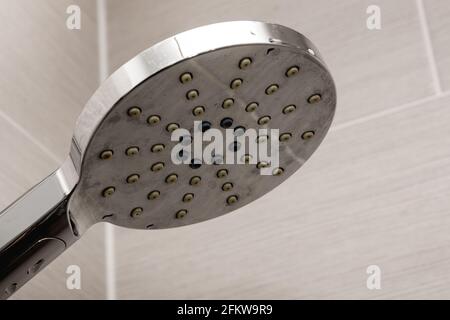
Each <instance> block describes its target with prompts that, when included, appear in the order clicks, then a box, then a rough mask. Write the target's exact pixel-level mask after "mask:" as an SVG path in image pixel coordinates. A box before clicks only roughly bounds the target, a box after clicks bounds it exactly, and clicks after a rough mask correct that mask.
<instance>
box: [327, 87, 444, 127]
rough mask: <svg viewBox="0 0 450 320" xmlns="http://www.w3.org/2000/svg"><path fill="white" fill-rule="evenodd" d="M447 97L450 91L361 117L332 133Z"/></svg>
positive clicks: (340, 125) (343, 124) (342, 124)
mask: <svg viewBox="0 0 450 320" xmlns="http://www.w3.org/2000/svg"><path fill="white" fill-rule="evenodd" d="M447 96H450V91H446V92H442V93H440V94H439V95H434V96H428V97H426V98H422V99H419V100H414V101H411V102H408V103H405V104H402V105H400V106H397V107H393V108H390V109H388V110H384V111H381V112H378V113H373V114H371V115H368V116H365V117H361V118H358V119H355V120H350V121H347V122H344V123H341V124H338V125H336V126H334V127H331V128H330V132H333V131H339V130H342V129H347V128H348V127H351V126H354V125H358V124H361V123H364V122H367V121H370V120H374V119H378V118H381V117H384V116H386V115H390V114H393V113H397V112H400V111H404V110H407V109H410V108H413V107H416V106H418V105H420V104H423V103H427V102H432V101H435V100H438V99H440V98H444V97H447Z"/></svg>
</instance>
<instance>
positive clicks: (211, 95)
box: [0, 21, 336, 298]
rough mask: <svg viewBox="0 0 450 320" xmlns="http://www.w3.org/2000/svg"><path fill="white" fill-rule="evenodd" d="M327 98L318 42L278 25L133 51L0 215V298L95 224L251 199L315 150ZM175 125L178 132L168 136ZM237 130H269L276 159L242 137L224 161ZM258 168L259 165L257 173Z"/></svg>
mask: <svg viewBox="0 0 450 320" xmlns="http://www.w3.org/2000/svg"><path fill="white" fill-rule="evenodd" d="M335 106H336V92H335V87H334V83H333V80H332V77H331V75H330V73H329V71H328V70H327V68H326V66H325V63H324V62H323V60H322V57H321V56H320V54H319V52H318V50H317V49H316V48H315V47H314V45H313V44H312V43H311V42H310V41H309V40H308V39H306V38H305V37H304V36H303V35H301V34H299V33H297V32H295V31H293V30H291V29H289V28H286V27H283V26H280V25H274V24H267V23H261V22H250V21H240V22H225V23H219V24H213V25H208V26H204V27H200V28H197V29H193V30H190V31H187V32H184V33H181V34H178V35H176V36H174V37H171V38H169V39H166V40H164V41H162V42H160V43H158V44H156V45H154V46H153V47H151V48H149V49H147V50H145V51H143V52H142V53H140V54H139V55H137V56H136V57H135V58H133V59H132V60H130V61H129V62H127V63H126V64H125V65H123V66H122V67H121V68H119V69H118V70H117V71H116V72H115V73H114V74H112V75H111V76H110V77H109V78H108V79H107V80H106V81H105V82H104V83H103V84H102V85H101V86H100V88H99V89H98V90H97V91H96V92H95V94H94V95H93V96H92V98H91V99H90V100H89V101H88V103H87V105H86V107H85V108H84V110H83V112H82V113H81V115H80V117H79V119H78V121H77V124H76V128H75V132H74V136H73V139H72V145H71V150H70V156H69V157H68V158H67V160H66V161H65V162H64V164H63V165H62V166H61V168H60V169H58V170H57V171H56V172H54V173H53V174H51V175H50V176H49V177H48V178H46V179H45V180H44V181H42V182H41V183H40V184H38V185H37V186H36V187H34V188H33V189H31V190H30V191H29V192H28V193H27V194H25V195H24V196H22V197H21V198H20V199H19V200H17V201H16V202H15V203H13V204H12V205H11V206H10V207H8V208H7V209H6V210H5V211H3V212H2V213H1V214H0V297H2V298H7V297H8V296H10V295H11V294H12V293H13V292H14V291H15V290H17V289H18V288H19V287H20V286H22V285H23V284H24V283H26V282H27V281H28V280H29V279H31V278H32V277H33V275H34V274H36V273H37V272H38V271H40V270H41V269H42V268H44V267H45V266H46V265H47V264H48V263H49V262H51V261H52V260H53V259H54V258H56V257H57V256H58V255H59V254H60V253H61V252H63V251H64V250H65V249H66V248H67V247H69V246H70V245H71V244H72V243H73V242H75V241H76V240H77V239H78V238H79V237H80V236H81V235H82V234H83V233H84V232H85V231H86V230H87V229H88V228H89V227H90V226H92V225H93V224H95V223H98V222H102V221H104V222H110V223H113V224H115V225H120V226H124V227H129V228H136V229H164V228H172V227H179V226H184V225H189V224H193V223H197V222H201V221H204V220H208V219H211V218H215V217H218V216H220V215H223V214H226V213H229V212H231V211H234V210H236V209H238V208H239V207H242V206H244V205H246V204H248V203H249V202H251V201H253V200H255V199H257V198H259V197H261V196H262V195H264V194H265V193H267V192H268V191H270V190H272V189H273V188H275V187H276V186H277V185H279V184H280V183H281V182H283V181H284V180H285V179H286V178H288V177H289V176H290V175H292V174H293V173H294V172H295V171H296V170H298V169H299V168H300V166H301V165H302V164H303V163H304V162H305V161H306V160H307V159H308V158H309V156H310V155H311V154H312V153H313V152H314V151H315V149H316V148H317V147H318V146H319V144H320V142H321V141H322V139H323V138H324V136H325V134H326V133H327V131H328V128H329V126H330V124H331V121H332V118H333V115H334V111H335ZM177 129H184V130H177ZM214 129H215V131H214ZM251 129H255V130H259V131H255V132H256V137H252V136H251V135H246V134H245V133H246V132H249V131H250V130H251ZM260 129H262V130H260ZM271 129H277V130H278V131H275V132H276V133H277V135H276V136H275V135H273V132H272V133H271V131H270V130H271ZM230 130H231V132H232V133H233V134H234V138H233V139H234V140H232V141H231V142H229V141H227V142H226V143H224V147H223V149H221V150H220V151H218V150H219V149H215V150H214V152H213V153H203V154H202V155H203V158H202V160H200V161H199V160H198V157H196V158H195V159H194V148H195V144H196V142H195V141H193V139H195V137H196V135H195V134H196V132H197V131H200V132H202V133H204V134H205V135H207V134H208V132H216V133H217V132H224V135H225V136H226V135H227V134H228V133H225V131H227V132H230ZM264 130H266V131H264ZM180 132H182V133H183V134H184V136H182V135H179V136H180V138H179V139H178V138H177V139H174V134H175V133H180ZM261 132H263V133H261ZM189 134H191V135H189ZM241 135H243V136H244V137H246V138H248V139H253V138H255V139H256V141H257V143H260V142H261V141H262V140H264V141H265V142H267V141H269V142H270V141H273V140H276V142H277V143H274V144H271V146H272V148H273V147H274V146H275V147H276V148H277V150H273V149H272V150H271V152H275V151H276V152H277V155H278V154H279V161H277V162H278V164H277V165H276V166H271V165H272V164H271V163H270V162H269V163H267V162H266V161H262V160H261V159H259V158H258V157H257V156H256V157H254V156H252V155H251V154H250V153H249V151H248V150H247V149H245V147H244V150H241V152H242V153H241V156H240V159H241V160H242V163H241V164H237V163H235V162H229V161H226V160H225V159H228V158H226V157H225V153H226V152H227V151H230V150H232V151H233V152H234V153H235V154H238V149H240V148H241V142H242V141H248V140H245V139H244V140H239V136H241ZM186 141H187V143H186ZM239 141H241V142H239ZM180 145H182V146H184V149H183V150H182V151H180V152H178V153H176V155H177V156H178V157H179V158H180V160H185V157H188V158H189V159H190V162H189V160H188V161H187V162H186V161H185V163H183V164H179V163H176V162H174V161H173V159H174V158H173V154H174V152H173V150H174V148H176V147H177V146H178V147H179V146H180ZM204 145H205V141H200V146H204ZM278 146H279V148H278ZM191 147H192V148H191ZM222 151H223V152H222ZM205 154H206V156H205ZM205 157H206V158H208V157H210V158H211V159H210V160H211V161H210V162H211V163H210V162H208V161H207V160H208V159H205ZM238 158H239V157H238ZM264 168H270V174H261V170H262V169H264Z"/></svg>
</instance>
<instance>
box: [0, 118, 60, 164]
mask: <svg viewBox="0 0 450 320" xmlns="http://www.w3.org/2000/svg"><path fill="white" fill-rule="evenodd" d="M0 117H2V118H3V119H5V120H6V121H7V122H8V123H9V124H11V125H12V126H13V127H14V128H15V129H17V130H18V131H19V132H20V133H21V134H23V135H24V136H25V137H26V138H27V139H28V140H30V141H31V142H33V143H34V144H35V145H36V146H37V147H38V148H40V149H41V150H42V151H44V153H45V154H46V155H48V156H49V157H50V158H51V159H52V160H53V161H54V162H55V163H56V164H58V165H61V164H62V163H63V161H64V160H63V159H62V158H60V157H58V156H57V155H56V154H55V153H54V152H53V151H51V150H50V149H49V148H47V147H46V146H45V145H44V144H42V142H40V141H39V140H38V139H36V138H35V137H33V135H31V134H30V133H29V132H28V131H27V130H26V129H24V128H23V127H22V126H21V125H19V124H18V123H17V122H16V121H14V120H13V119H12V118H10V117H9V116H8V115H6V114H5V113H4V112H3V111H1V110H0Z"/></svg>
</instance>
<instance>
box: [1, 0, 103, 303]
mask: <svg viewBox="0 0 450 320" xmlns="http://www.w3.org/2000/svg"><path fill="white" fill-rule="evenodd" d="M72 4H75V5H78V6H80V7H81V9H82V20H81V30H69V29H68V28H67V27H66V19H67V18H68V16H69V15H68V14H67V13H66V9H67V7H68V6H69V5H72ZM0 7H1V10H0V25H1V32H0V70H2V72H1V73H2V76H1V77H0V97H1V100H0V146H1V148H0V155H1V156H0V168H1V169H0V208H1V209H3V208H5V207H6V206H7V205H8V204H9V203H11V202H12V201H14V200H15V199H16V198H17V197H19V196H20V195H21V194H22V193H23V192H25V191H26V190H27V189H29V188H30V187H32V186H33V185H34V184H36V183H37V182H39V181H40V180H42V179H43V178H44V177H46V176H47V175H49V174H50V173H51V172H52V171H53V170H55V169H56V168H57V167H58V165H59V164H60V163H62V161H63V160H64V159H65V157H66V156H67V155H68V151H69V147H70V140H71V136H72V131H73V128H74V126H75V120H76V118H77V117H78V114H79V113H80V111H81V110H82V108H83V106H84V104H85V103H86V101H87V99H88V98H89V97H90V95H91V94H92V93H93V92H94V91H95V89H96V88H97V86H98V79H99V75H98V67H97V65H98V54H97V52H98V50H97V23H96V4H95V1H90V0H45V1H35V0H18V1H11V0H1V1H0ZM103 252H104V243H103V226H96V227H94V228H93V229H92V230H90V231H89V232H88V233H87V234H86V236H85V237H84V238H83V239H82V240H80V241H79V242H78V243H76V244H75V245H74V246H73V247H72V248H71V250H69V251H67V252H66V253H64V254H63V255H62V256H61V257H59V258H58V259H57V260H55V261H54V263H52V264H51V265H50V266H49V267H48V268H47V269H46V270H45V271H43V272H42V273H40V274H39V275H37V276H36V277H35V278H34V279H33V280H32V281H31V282H29V283H28V284H27V285H26V286H25V287H24V288H23V289H22V290H20V291H19V292H17V293H16V294H15V295H14V298H15V299H27V298H39V299H45V298H54V299H71V298H103V297H104V292H105V289H104V278H105V277H104V269H105V266H104V258H103V257H104V253H103ZM69 265H78V266H80V267H81V270H82V279H83V281H82V289H83V290H82V291H77V290H72V291H69V290H67V289H66V278H67V276H68V275H67V274H66V269H67V267H68V266H69Z"/></svg>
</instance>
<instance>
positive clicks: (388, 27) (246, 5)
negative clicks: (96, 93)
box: [108, 0, 433, 123]
mask: <svg viewBox="0 0 450 320" xmlns="http://www.w3.org/2000/svg"><path fill="white" fill-rule="evenodd" d="M372 4H377V5H379V6H380V8H381V10H382V11H381V12H382V29H381V30H379V31H370V30H368V29H367V28H366V19H367V17H368V15H367V14H366V9H367V7H368V6H369V5H372ZM108 17H109V20H108V22H109V24H108V30H109V49H110V62H111V67H112V69H115V68H117V67H119V66H120V65H121V64H122V63H124V62H126V61H127V60H128V59H130V58H131V57H133V56H134V55H136V54H137V53H138V52H140V51H141V50H144V49H146V48H147V47H149V46H151V45H152V44H154V43H155V42H157V41H159V40H162V39H164V38H166V37H168V36H171V35H173V34H175V33H178V32H181V31H185V30H188V29H190V28H193V27H196V26H200V25H204V24H208V23H214V22H220V21H226V20H252V19H253V20H262V21H268V22H275V23H280V24H284V25H287V26H290V27H292V28H294V29H296V30H299V31H300V32H302V33H304V34H305V35H307V36H308V37H310V38H311V40H312V41H313V42H314V43H316V44H317V46H318V47H319V49H320V50H321V52H322V54H323V55H324V57H325V59H326V61H327V63H328V65H329V67H330V69H331V71H332V73H333V75H334V77H335V80H336V83H337V87H338V100H339V103H338V111H337V116H336V122H337V123H339V122H344V121H348V120H353V119H356V118H359V117H362V116H366V115H369V114H372V113H374V112H378V111H382V110H386V109H389V108H391V107H393V106H395V105H399V104H403V103H406V102H410V101H414V100H416V99H418V98H422V97H425V96H428V95H431V94H433V89H432V86H431V81H430V79H431V78H430V72H429V66H428V62H427V59H426V55H425V50H424V49H423V39H422V36H421V32H420V30H421V29H420V24H419V20H418V15H417V12H416V5H415V1H410V0H399V1H389V0H378V1H375V2H374V1H371V0H363V1H361V0H351V1H338V0H334V1H329V0H318V1H306V0H283V1H267V0H264V1H261V0H252V1H238V0H218V1H208V0H195V1H163V2H158V3H156V2H154V1H145V0H135V1H126V2H125V1H120V0H110V1H108Z"/></svg>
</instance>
